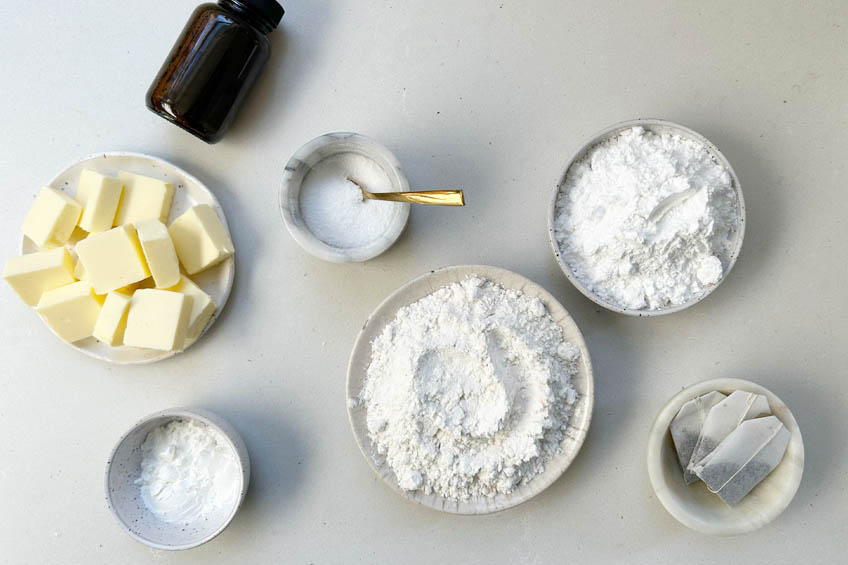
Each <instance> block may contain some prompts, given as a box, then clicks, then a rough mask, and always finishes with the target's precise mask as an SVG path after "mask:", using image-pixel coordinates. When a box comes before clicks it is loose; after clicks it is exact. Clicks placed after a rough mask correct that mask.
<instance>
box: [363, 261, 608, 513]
mask: <svg viewBox="0 0 848 565" xmlns="http://www.w3.org/2000/svg"><path fill="white" fill-rule="evenodd" d="M473 275H478V276H481V277H484V278H487V279H489V280H491V281H493V282H496V283H498V284H500V285H501V286H503V287H504V288H510V289H516V290H520V291H522V292H524V293H525V294H526V295H528V296H531V297H537V298H539V299H540V300H541V301H542V302H543V303H544V304H545V306H546V307H547V309H548V312H549V313H550V314H551V316H552V317H553V319H554V321H556V323H557V324H559V326H560V327H561V328H562V333H563V337H564V338H565V340H566V341H568V342H570V343H572V344H574V345H575V346H577V347H578V348H579V349H580V362H579V368H578V372H577V375H576V376H575V377H574V380H573V381H572V382H573V385H574V387H575V389H576V390H577V392H578V394H579V398H578V400H577V403H576V405H575V408H574V412H573V413H572V415H571V419H570V420H569V422H568V429H567V431H566V434H565V438H564V439H563V442H562V452H561V453H560V454H559V455H557V456H556V457H554V458H553V459H552V460H551V461H549V462H548V463H547V464H546V465H545V471H544V472H543V473H542V474H540V475H537V476H536V477H535V478H534V479H533V480H531V481H530V482H529V483H527V484H525V485H522V486H520V487H518V488H517V489H516V490H514V491H513V492H511V493H510V494H506V495H504V494H498V495H496V496H492V497H477V498H471V499H469V500H455V499H450V498H445V497H442V496H439V495H437V494H424V493H423V492H421V491H405V490H403V489H401V488H400V487H399V486H398V484H397V480H396V479H395V475H394V472H393V471H392V470H391V468H390V467H389V466H388V465H387V464H385V462H384V461H382V459H381V458H380V457H379V456H378V455H377V453H376V450H375V449H374V446H373V444H372V442H371V440H370V438H369V437H368V427H367V425H366V422H365V416H366V409H365V407H364V406H363V405H362V404H360V403H356V402H354V401H353V400H354V399H356V398H357V397H358V396H359V393H360V391H361V390H362V387H363V385H364V383H365V376H366V371H367V369H368V365H369V364H370V362H371V343H372V342H373V341H374V338H376V337H377V336H378V335H379V334H380V332H382V331H383V327H385V325H386V324H387V323H389V322H390V321H391V320H392V319H393V318H394V316H395V314H396V313H397V311H398V310H399V309H400V308H402V307H404V306H406V305H408V304H411V303H413V302H415V301H417V300H419V299H421V298H423V297H424V296H427V295H428V294H430V293H432V292H433V291H435V290H437V289H439V288H442V287H444V286H447V285H449V284H453V283H455V282H459V281H462V280H465V279H467V278H468V277H470V276H473ZM347 398H348V400H349V401H348V417H349V419H350V425H351V428H352V429H353V435H354V437H355V438H356V442H357V443H358V444H359V448H360V450H361V451H362V454H363V455H364V456H365V459H366V460H367V461H368V464H369V465H370V466H371V468H372V469H373V470H374V472H376V473H377V474H378V475H379V476H380V477H381V478H382V479H383V481H385V482H386V484H388V485H389V486H390V487H391V488H392V489H394V490H395V491H396V492H398V493H400V494H402V495H403V496H405V497H406V498H408V499H409V500H412V501H413V502H417V503H418V504H423V505H424V506H429V507H430V508H433V509H435V510H441V511H443V512H451V513H454V514H488V513H490V512H497V511H499V510H505V509H507V508H511V507H512V506H516V505H518V504H521V503H522V502H525V501H527V500H529V499H530V498H532V497H534V496H536V495H537V494H539V493H540V492H542V491H543V490H545V489H546V488H548V487H549V486H550V485H551V484H553V482H554V481H556V480H557V479H558V478H559V476H560V475H562V473H564V472H565V470H566V469H567V468H568V466H569V465H570V464H571V462H572V461H573V460H574V458H575V457H576V456H577V453H578V452H579V451H580V447H581V446H582V445H583V440H584V439H585V438H586V432H587V431H588V430H589V423H590V421H591V419H592V404H593V402H594V385H593V380H592V363H591V360H590V359H589V351H588V349H587V348H586V343H585V341H583V334H581V333H580V329H579V328H578V327H577V324H575V323H574V320H573V319H572V318H571V316H570V315H569V314H568V312H567V311H566V310H565V308H563V307H562V305H561V304H560V303H559V302H557V300H556V299H555V298H554V297H553V296H552V295H551V294H550V293H549V292H548V291H546V290H545V289H544V288H542V287H541V286H539V285H537V284H536V283H534V282H533V281H530V280H528V279H526V278H524V277H522V276H521V275H519V274H517V273H513V272H511V271H507V270H505V269H500V268H497V267H489V266H485V265H463V266H456V267H446V268H444V269H440V270H438V271H433V272H431V273H428V274H426V275H424V276H422V277H419V278H417V279H414V280H412V281H410V282H409V283H407V284H405V285H404V286H402V287H401V288H399V289H398V290H396V291H395V292H394V293H392V294H391V295H390V296H389V297H388V298H386V299H385V300H384V301H383V302H382V304H380V305H379V306H378V307H377V309H376V310H375V311H374V312H373V313H372V314H371V316H370V317H369V318H368V320H367V321H366V322H365V325H364V326H363V327H362V331H360V332H359V337H358V338H357V339H356V344H355V345H354V347H353V353H352V354H351V357H350V363H349V365H348V370H347Z"/></svg>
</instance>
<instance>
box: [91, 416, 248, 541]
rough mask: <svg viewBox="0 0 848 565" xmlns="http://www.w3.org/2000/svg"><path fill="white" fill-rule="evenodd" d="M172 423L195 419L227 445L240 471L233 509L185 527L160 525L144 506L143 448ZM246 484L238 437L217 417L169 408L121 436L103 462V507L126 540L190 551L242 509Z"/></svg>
mask: <svg viewBox="0 0 848 565" xmlns="http://www.w3.org/2000/svg"><path fill="white" fill-rule="evenodd" d="M172 420H198V421H200V422H202V423H204V424H206V425H207V426H210V427H211V428H212V429H214V430H216V431H217V432H218V433H219V434H220V435H221V436H222V437H223V438H224V439H225V440H226V441H227V443H228V445H229V447H230V449H232V452H233V454H234V455H235V458H236V461H237V463H238V465H239V467H240V469H241V475H240V484H239V485H238V488H239V496H238V497H237V498H236V500H235V502H234V504H233V507H232V508H223V509H221V510H220V511H218V512H216V513H215V514H214V515H212V516H206V517H205V518H204V519H202V520H198V521H197V522H196V523H192V524H188V525H184V524H169V523H167V522H163V521H161V520H159V518H157V517H156V516H155V515H153V514H152V513H151V512H150V511H149V510H148V509H147V507H146V506H145V505H144V502H143V501H142V499H141V493H140V488H139V486H138V485H137V484H135V481H136V479H137V478H138V477H139V474H140V473H141V459H142V453H141V444H142V443H144V440H145V438H147V434H148V433H150V431H151V430H153V429H154V428H157V427H158V426H161V425H163V424H166V423H168V422H170V421H172ZM249 483H250V458H249V457H248V454H247V447H246V446H245V444H244V441H242V439H241V436H240V435H239V434H238V432H237V431H236V430H235V428H233V427H232V426H231V425H230V424H229V423H227V422H226V421H225V420H224V419H223V418H221V417H220V416H218V415H216V414H214V413H212V412H209V411H208V410H201V409H197V408H171V409H169V410H162V411H161V412H156V413H154V414H150V415H149V416H147V417H145V418H143V419H142V420H141V421H139V422H138V423H137V424H135V425H134V426H133V427H132V428H131V429H130V430H129V431H128V432H127V433H126V434H124V436H123V437H121V439H120V440H119V441H118V443H117V444H116V445H115V448H114V449H113V450H112V455H111V456H110V457H109V461H108V462H107V463H106V502H107V504H108V505H109V508H110V510H112V514H114V515H115V518H117V519H118V522H119V523H120V524H121V526H122V527H123V528H124V530H125V531H126V532H127V533H128V534H129V535H130V536H132V537H133V538H135V539H136V540H138V541H140V542H141V543H143V544H145V545H149V546H150V547H155V548H157V549H171V550H177V549H190V548H192V547H197V546H198V545H201V544H204V543H206V542H208V541H210V540H211V539H213V538H214V537H215V536H217V535H218V534H220V533H221V532H222V531H224V528H226V527H227V526H228V525H229V523H230V522H231V521H232V519H233V517H234V516H235V515H236V512H238V509H239V508H240V507H241V503H242V501H243V500H244V496H245V494H246V493H247V486H248V484H249Z"/></svg>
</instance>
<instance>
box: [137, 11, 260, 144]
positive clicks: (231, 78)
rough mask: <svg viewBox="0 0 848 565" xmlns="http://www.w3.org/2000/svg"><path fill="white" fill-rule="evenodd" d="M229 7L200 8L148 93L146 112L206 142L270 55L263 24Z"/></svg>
mask: <svg viewBox="0 0 848 565" xmlns="http://www.w3.org/2000/svg"><path fill="white" fill-rule="evenodd" d="M233 7H235V8H238V7H239V3H238V2H229V1H227V0H223V1H222V2H220V3H219V5H215V4H203V5H202V6H199V7H198V8H197V9H196V10H195V12H194V14H192V17H191V19H190V20H189V22H188V24H187V25H186V27H185V29H183V32H182V35H181V36H180V38H179V39H178V40H177V42H176V44H174V47H173V48H172V49H171V53H170V54H169V56H168V59H167V60H166V61H165V64H164V65H162V68H161V69H160V70H159V74H158V75H157V77H156V79H155V80H154V81H153V84H152V85H151V86H150V90H148V92H147V107H148V108H150V109H151V110H152V111H153V112H155V113H157V114H159V115H160V116H162V117H163V118H165V119H167V120H170V121H171V122H173V123H175V124H177V125H178V126H180V127H182V128H183V129H186V130H188V131H189V132H191V133H193V134H194V135H196V136H197V137H199V138H200V139H202V140H204V141H206V142H208V143H215V142H216V141H218V140H219V139H221V137H222V136H223V134H224V132H225V131H226V130H227V128H228V127H229V126H230V123H231V122H232V120H233V118H234V117H235V115H236V113H237V112H238V109H239V107H240V106H241V105H242V103H243V102H244V99H245V96H247V93H248V91H249V90H250V87H251V86H252V85H253V83H254V82H255V81H256V78H257V77H258V76H259V73H260V72H261V71H262V67H263V66H264V65H265V62H266V61H267V60H268V57H269V55H270V52H271V47H270V43H269V41H268V37H267V36H266V35H265V34H266V33H267V32H268V31H270V29H267V28H268V26H267V24H266V23H265V22H263V21H261V20H253V19H251V14H249V13H240V12H238V11H234V10H232V9H228V8H233ZM271 29H272V28H271Z"/></svg>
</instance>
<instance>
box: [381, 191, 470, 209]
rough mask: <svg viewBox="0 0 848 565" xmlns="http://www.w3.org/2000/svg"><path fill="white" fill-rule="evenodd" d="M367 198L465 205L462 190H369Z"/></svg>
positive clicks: (437, 204) (440, 204)
mask: <svg viewBox="0 0 848 565" xmlns="http://www.w3.org/2000/svg"><path fill="white" fill-rule="evenodd" d="M365 198H370V199H372V200H390V201H392V202H412V203H414V204H432V205H435V206H465V198H464V197H463V195H462V191H461V190H416V191H413V192H369V193H367V194H365Z"/></svg>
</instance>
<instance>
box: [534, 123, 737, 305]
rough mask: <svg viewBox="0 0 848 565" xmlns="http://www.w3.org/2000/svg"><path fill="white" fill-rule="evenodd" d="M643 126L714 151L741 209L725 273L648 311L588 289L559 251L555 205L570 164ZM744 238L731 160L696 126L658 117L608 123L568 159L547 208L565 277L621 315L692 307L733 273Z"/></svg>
mask: <svg viewBox="0 0 848 565" xmlns="http://www.w3.org/2000/svg"><path fill="white" fill-rule="evenodd" d="M636 126H639V127H643V128H645V129H646V130H648V131H651V132H654V133H658V134H663V133H671V134H674V135H679V136H680V137H683V138H685V139H691V140H694V141H697V142H698V143H701V144H703V145H704V146H705V147H706V148H707V150H708V151H709V152H710V153H711V154H712V156H713V157H714V158H715V160H716V162H718V163H719V164H720V165H721V166H723V167H724V168H725V169H727V172H728V173H730V178H731V179H732V181H733V190H734V191H735V192H736V198H737V202H738V210H739V226H738V227H737V229H736V232H735V233H734V234H733V247H732V249H731V252H730V257H729V258H728V262H727V265H724V273H722V276H721V279H720V280H719V281H718V282H717V283H715V284H714V285H712V286H711V287H709V288H707V289H706V291H705V292H703V293H702V294H700V295H698V296H696V297H694V298H693V299H692V300H689V301H688V302H684V303H683V304H678V305H676V306H667V307H665V308H660V309H657V310H648V309H640V310H634V309H632V308H622V307H621V306H618V305H617V304H613V303H612V302H608V301H606V300H604V299H603V298H601V297H600V296H598V295H597V294H595V293H594V292H592V290H591V289H589V288H587V287H586V285H585V284H583V282H582V281H580V279H578V278H577V277H576V276H575V275H574V273H573V271H572V270H571V267H570V266H569V265H568V263H566V262H565V260H564V259H563V258H562V253H561V251H560V247H559V243H558V242H557V239H556V232H555V226H556V205H557V198H558V197H559V194H560V192H561V191H562V189H563V186H564V185H565V179H566V177H567V176H568V170H569V169H570V168H571V166H572V165H573V164H574V163H576V162H578V161H580V160H581V159H583V157H585V156H586V154H587V153H588V152H589V151H590V150H591V149H593V148H594V147H595V146H596V145H598V144H599V143H603V142H604V141H607V140H608V139H611V138H613V137H615V136H617V135H618V134H619V133H621V132H622V131H624V130H626V129H630V128H632V127H636ZM744 237H745V200H744V198H742V187H741V185H740V184H739V177H737V176H736V172H735V171H734V170H733V167H732V166H731V165H730V161H728V160H727V158H726V157H725V156H724V155H723V154H722V152H721V151H719V150H718V147H716V146H715V145H713V143H712V142H711V141H710V140H708V139H707V138H706V137H704V136H703V135H701V134H700V133H698V132H696V131H695V130H693V129H690V128H688V127H686V126H684V125H681V124H677V123H674V122H670V121H668V120H658V119H637V120H629V121H626V122H621V123H618V124H614V125H612V126H609V127H608V128H605V129H603V130H602V131H601V132H599V133H598V134H597V135H595V136H593V137H592V139H590V140H589V141H588V142H586V143H585V144H583V146H582V147H580V149H578V150H577V152H575V153H574V155H572V156H571V159H569V160H568V163H566V165H565V170H564V171H563V173H562V177H561V178H560V180H559V182H558V183H557V185H556V187H555V188H554V191H553V195H552V196H551V203H550V207H549V208H548V239H549V241H550V243H551V248H552V249H553V252H554V257H556V261H557V263H558V264H559V267H560V269H562V272H563V273H565V276H566V277H567V278H568V280H569V281H571V284H573V285H574V286H575V287H576V288H577V290H579V291H580V292H582V293H583V294H584V295H585V296H586V297H587V298H588V299H589V300H591V301H592V302H594V303H596V304H599V305H601V306H603V307H604V308H606V309H608V310H612V311H613V312H618V313H620V314H627V315H628V316H639V317H642V316H660V315H663V314H672V313H674V312H680V311H681V310H684V309H686V308H689V307H690V306H692V305H694V304H697V303H698V302H700V301H701V300H703V299H704V298H706V297H707V296H709V295H710V294H712V292H713V291H714V290H715V289H716V288H718V285H720V284H721V283H722V282H724V279H725V278H727V275H728V274H730V270H731V269H733V265H735V264H736V259H737V257H739V252H740V251H741V250H742V240H743V239H744Z"/></svg>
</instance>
